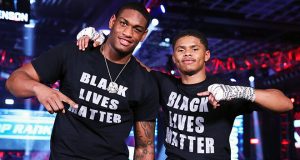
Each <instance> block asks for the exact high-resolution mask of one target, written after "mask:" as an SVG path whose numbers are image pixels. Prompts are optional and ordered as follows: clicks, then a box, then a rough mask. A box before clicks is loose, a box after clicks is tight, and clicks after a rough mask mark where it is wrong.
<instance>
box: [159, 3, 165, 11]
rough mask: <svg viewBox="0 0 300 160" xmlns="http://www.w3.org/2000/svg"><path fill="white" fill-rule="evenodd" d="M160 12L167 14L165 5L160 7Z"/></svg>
mask: <svg viewBox="0 0 300 160" xmlns="http://www.w3.org/2000/svg"><path fill="white" fill-rule="evenodd" d="M160 10H161V12H162V13H166V9H165V6H164V5H162V4H161V5H160Z"/></svg>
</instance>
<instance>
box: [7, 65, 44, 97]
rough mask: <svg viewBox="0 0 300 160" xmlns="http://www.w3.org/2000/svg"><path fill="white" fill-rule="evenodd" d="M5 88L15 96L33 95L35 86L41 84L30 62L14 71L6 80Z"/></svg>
mask: <svg viewBox="0 0 300 160" xmlns="http://www.w3.org/2000/svg"><path fill="white" fill-rule="evenodd" d="M5 85H6V88H7V89H8V90H9V91H10V92H11V93H12V94H13V95H14V96H16V97H32V96H35V92H34V90H35V88H36V86H39V85H42V84H41V83H40V82H39V77H38V75H37V73H36V71H35V70H34V68H33V66H32V64H31V63H29V64H25V65H24V66H22V67H21V68H19V69H17V70H16V71H14V72H13V73H12V74H11V75H10V77H9V78H8V79H7V81H6V84H5Z"/></svg>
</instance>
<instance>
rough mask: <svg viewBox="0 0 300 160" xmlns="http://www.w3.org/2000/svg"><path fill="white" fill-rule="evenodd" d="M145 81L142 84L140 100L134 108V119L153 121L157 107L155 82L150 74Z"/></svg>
mask: <svg viewBox="0 0 300 160" xmlns="http://www.w3.org/2000/svg"><path fill="white" fill-rule="evenodd" d="M145 82H147V84H145V85H144V86H143V96H142V100H141V101H140V103H139V104H138V107H136V108H135V110H134V120H135V121H154V120H155V118H156V116H157V112H158V108H159V103H158V88H157V83H156V82H155V81H154V79H153V77H151V76H149V79H147V80H146V81H145Z"/></svg>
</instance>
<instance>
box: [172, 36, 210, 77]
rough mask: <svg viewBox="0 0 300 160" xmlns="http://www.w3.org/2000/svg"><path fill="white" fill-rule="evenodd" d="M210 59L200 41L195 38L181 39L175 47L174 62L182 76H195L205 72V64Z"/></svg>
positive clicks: (186, 37) (207, 51) (185, 37)
mask: <svg viewBox="0 0 300 160" xmlns="http://www.w3.org/2000/svg"><path fill="white" fill-rule="evenodd" d="M209 57H210V52H209V50H206V49H205V47H204V45H203V44H202V43H201V41H200V39H198V38H196V37H194V36H184V37H181V38H179V39H178V40H177V41H176V43H175V46H174V53H173V57H172V58H173V62H174V63H175V65H176V66H177V68H178V69H179V71H180V72H181V73H182V74H185V75H194V74H196V73H198V72H200V71H203V72H204V71H205V67H204V66H205V62H206V61H208V59H209Z"/></svg>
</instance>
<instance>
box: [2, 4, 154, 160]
mask: <svg viewBox="0 0 300 160" xmlns="http://www.w3.org/2000/svg"><path fill="white" fill-rule="evenodd" d="M149 21H150V17H149V13H148V12H147V10H146V9H145V7H144V6H143V5H141V4H139V3H129V4H126V5H124V6H122V7H121V8H120V9H119V10H118V11H117V13H116V14H114V15H113V16H112V17H111V18H110V21H109V27H110V29H111V34H110V36H109V37H108V39H107V40H106V42H105V43H104V44H103V45H102V46H101V47H96V48H94V49H92V50H88V51H85V52H86V54H79V51H78V49H77V47H76V45H75V44H73V42H71V43H65V44H62V45H60V46H58V47H54V48H53V49H51V50H50V51H48V53H46V54H43V55H41V56H40V57H38V58H37V59H35V60H33V61H32V62H31V63H28V64H26V65H24V66H22V67H21V68H19V69H17V70H16V71H15V72H13V73H12V74H11V76H10V78H9V79H8V80H7V82H6V87H7V88H8V90H9V91H10V92H11V93H12V94H14V95H15V96H18V97H30V96H36V97H37V98H38V100H39V101H40V103H42V104H43V105H44V106H45V108H46V109H47V110H48V111H49V112H50V113H54V112H56V113H57V115H56V119H55V122H54V126H53V131H52V136H51V154H50V159H59V160H61V159H66V160H69V159H92V160H98V159H109V160H113V159H114V160H122V159H124V160H125V159H128V149H127V146H126V143H125V140H126V138H127V137H128V135H129V132H130V130H131V128H132V126H133V125H134V132H135V153H134V158H135V159H154V128H155V123H154V121H155V118H156V112H157V108H158V88H157V84H156V83H155V80H154V79H153V77H152V76H151V74H150V73H149V72H147V71H146V70H145V69H144V68H142V67H141V66H140V65H139V64H138V62H137V61H136V59H135V58H133V57H132V52H133V50H134V48H135V47H136V46H137V44H138V43H139V42H140V41H142V40H143V39H144V38H145V36H146V33H147V27H148V25H149ZM58 80H59V81H60V88H59V91H58V90H54V89H51V88H49V87H48V86H46V84H51V83H54V82H56V81H58ZM63 102H66V103H63ZM68 104H69V105H68Z"/></svg>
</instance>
